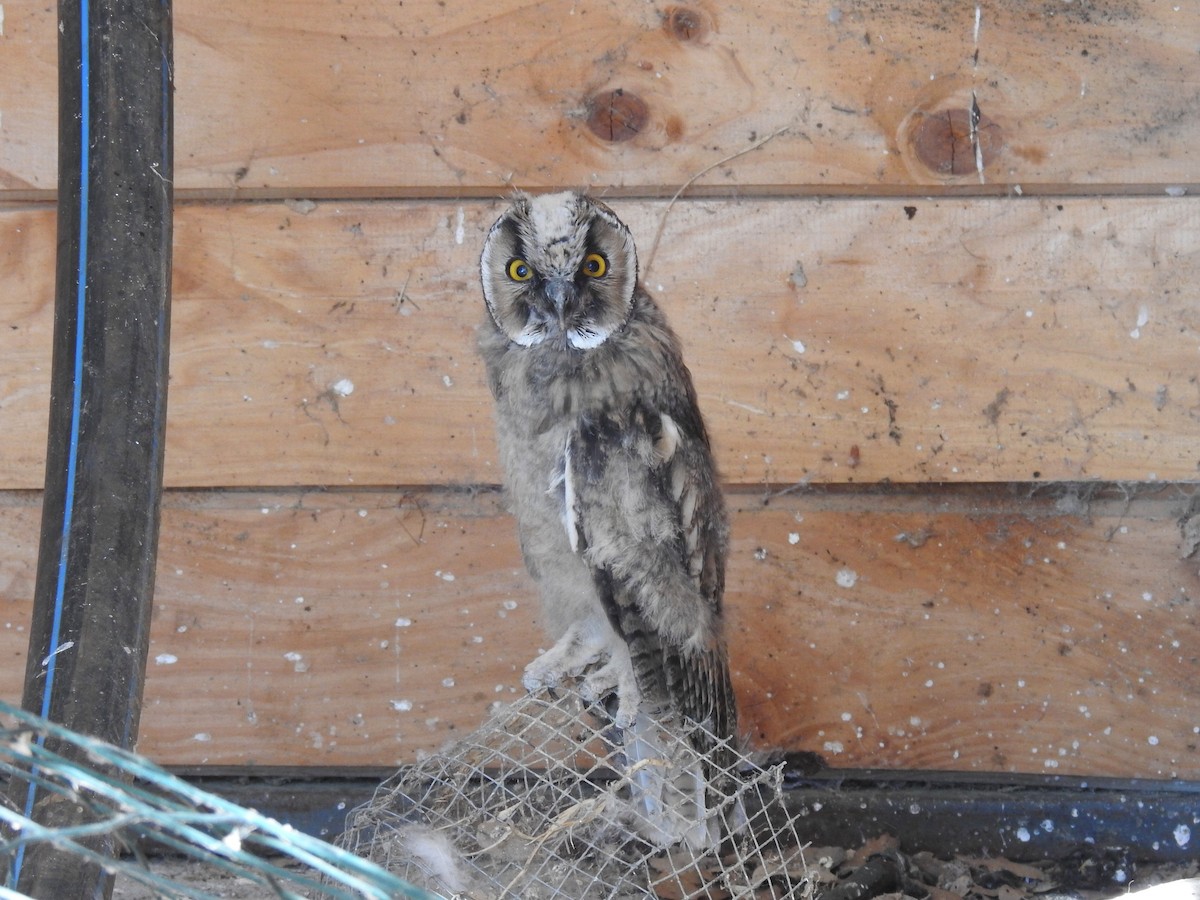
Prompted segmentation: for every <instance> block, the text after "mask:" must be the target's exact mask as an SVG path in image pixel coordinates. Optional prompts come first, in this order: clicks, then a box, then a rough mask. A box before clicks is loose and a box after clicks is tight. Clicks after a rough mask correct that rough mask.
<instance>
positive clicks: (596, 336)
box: [480, 193, 737, 751]
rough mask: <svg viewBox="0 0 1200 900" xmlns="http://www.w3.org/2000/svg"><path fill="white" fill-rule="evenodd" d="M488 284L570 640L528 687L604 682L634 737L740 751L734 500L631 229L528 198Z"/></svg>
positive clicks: (517, 434) (494, 371)
mask: <svg viewBox="0 0 1200 900" xmlns="http://www.w3.org/2000/svg"><path fill="white" fill-rule="evenodd" d="M481 275H482V279H483V289H484V297H485V300H486V305H487V310H488V313H489V316H488V320H487V321H486V322H485V324H484V325H483V327H482V328H481V330H480V349H481V352H482V355H483V358H484V361H485V363H486V365H487V372H488V380H489V384H490V386H491V390H492V393H493V395H494V396H495V399H496V426H497V438H498V443H499V447H500V456H501V461H502V463H503V466H504V471H505V473H506V484H507V488H508V491H509V493H510V495H511V501H512V507H513V511H514V513H515V514H516V517H517V521H518V525H519V531H520V536H521V548H522V552H523V554H524V558H525V563H526V566H527V567H528V569H529V571H530V573H531V574H532V576H533V577H534V579H535V580H536V581H537V583H538V586H539V588H540V591H541V595H542V609H543V618H544V620H545V622H546V626H547V628H548V630H549V632H550V635H551V637H553V638H554V639H555V640H556V641H557V642H556V643H555V645H554V646H553V647H552V648H551V649H550V650H549V651H547V652H546V653H545V654H543V655H542V656H540V657H539V658H538V659H536V660H534V661H533V662H532V663H531V664H530V665H529V667H528V668H527V669H526V675H525V684H526V686H527V687H528V688H529V689H536V688H538V687H543V686H552V685H553V684H555V683H556V682H557V681H558V680H560V679H561V678H562V677H563V676H565V675H567V674H572V673H576V672H580V671H583V670H584V669H588V673H589V674H588V675H587V676H586V678H585V681H584V690H585V693H590V694H591V695H593V696H595V697H597V698H599V697H601V696H604V695H606V694H608V693H609V692H611V691H614V690H615V692H616V694H617V698H618V709H617V723H618V724H619V725H620V726H621V727H623V728H627V729H629V728H631V727H633V726H635V723H636V721H637V720H638V716H639V712H640V713H642V714H644V715H647V716H650V717H653V718H654V719H656V720H658V721H664V720H669V721H674V722H675V723H676V724H677V725H680V726H682V727H684V728H686V727H687V725H688V723H692V722H696V723H702V724H703V725H704V726H705V727H706V728H707V729H708V730H709V731H711V732H712V733H714V734H715V735H716V736H717V737H719V738H728V739H732V738H733V736H734V734H735V731H736V727H737V715H736V708H735V703H734V697H733V691H732V688H731V686H730V681H729V671H728V665H727V662H726V655H725V645H724V640H723V636H722V633H721V598H722V593H723V590H724V570H725V555H726V547H727V525H726V516H725V509H724V504H723V501H722V497H721V492H720V488H719V486H718V483H717V475H716V470H715V466H714V464H713V459H712V453H711V450H710V447H709V440H708V435H707V433H706V431H705V427H704V422H703V420H702V418H701V416H700V411H699V408H698V406H697V403H696V395H695V390H694V389H693V387H692V381H691V376H690V374H689V373H688V370H687V367H686V366H685V365H684V363H683V357H682V354H681V351H680V346H679V341H678V339H677V338H676V337H675V335H674V333H673V332H672V331H671V329H670V328H669V327H668V325H667V323H666V320H665V319H664V317H663V314H662V312H661V311H660V310H659V308H658V306H657V305H656V304H655V303H654V301H653V300H652V299H651V298H650V296H649V295H648V294H647V293H646V291H645V289H644V288H643V287H642V286H641V285H640V284H638V281H637V255H636V251H635V249H634V245H633V239H632V237H631V235H630V233H629V231H628V229H627V228H626V227H625V226H624V224H622V223H621V222H620V221H619V220H618V219H617V217H616V216H615V215H614V214H613V213H612V211H611V210H609V209H608V208H607V207H606V206H604V205H603V204H600V203H598V202H596V201H594V200H591V199H588V198H586V197H582V196H580V195H577V194H569V193H568V194H554V195H546V196H540V197H533V198H529V197H519V198H518V199H517V200H516V202H515V203H514V204H513V205H512V207H511V208H510V209H509V210H508V211H506V212H505V213H504V214H503V215H502V216H501V217H500V218H499V219H498V220H497V222H496V224H495V225H494V226H493V227H492V229H491V231H490V232H489V234H488V237H487V241H486V243H485V247H484V251H483V256H482V261H481ZM588 667H590V669H589V668H588ZM634 730H635V731H636V730H637V729H636V728H634ZM695 737H696V739H697V740H700V739H699V737H698V735H696V736H695ZM700 742H701V743H704V742H703V741H702V740H701V741H700ZM628 746H629V742H628V741H627V750H628ZM700 749H701V750H702V751H703V750H704V749H705V748H704V747H701V748H700Z"/></svg>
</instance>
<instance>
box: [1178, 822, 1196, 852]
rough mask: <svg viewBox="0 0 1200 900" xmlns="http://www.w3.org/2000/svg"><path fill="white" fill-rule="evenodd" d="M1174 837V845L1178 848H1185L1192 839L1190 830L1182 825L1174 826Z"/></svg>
mask: <svg viewBox="0 0 1200 900" xmlns="http://www.w3.org/2000/svg"><path fill="white" fill-rule="evenodd" d="M1174 835H1175V843H1177V844H1178V845H1179V846H1180V847H1186V846H1187V845H1188V843H1189V842H1190V841H1191V839H1192V829H1190V828H1188V827H1187V826H1186V825H1183V824H1180V825H1176V826H1175V831H1174Z"/></svg>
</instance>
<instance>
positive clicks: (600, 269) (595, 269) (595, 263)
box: [583, 253, 608, 278]
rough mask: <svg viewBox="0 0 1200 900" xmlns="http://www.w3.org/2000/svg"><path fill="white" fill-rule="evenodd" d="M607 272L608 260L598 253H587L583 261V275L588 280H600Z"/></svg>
mask: <svg viewBox="0 0 1200 900" xmlns="http://www.w3.org/2000/svg"><path fill="white" fill-rule="evenodd" d="M607 271H608V260H607V259H605V258H604V257H603V256H601V255H600V254H599V253H589V254H588V255H587V258H586V259H584V261H583V274H584V275H587V276H588V277H589V278H601V277H603V275H604V273H605V272H607Z"/></svg>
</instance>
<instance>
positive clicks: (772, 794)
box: [339, 690, 812, 900]
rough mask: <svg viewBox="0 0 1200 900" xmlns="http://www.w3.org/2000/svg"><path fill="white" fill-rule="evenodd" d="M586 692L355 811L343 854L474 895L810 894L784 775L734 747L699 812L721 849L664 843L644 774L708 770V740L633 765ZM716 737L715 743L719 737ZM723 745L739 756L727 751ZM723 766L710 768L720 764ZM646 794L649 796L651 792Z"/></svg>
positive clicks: (494, 734)
mask: <svg viewBox="0 0 1200 900" xmlns="http://www.w3.org/2000/svg"><path fill="white" fill-rule="evenodd" d="M594 712H597V711H595V708H594V707H591V706H589V705H588V704H586V703H584V702H583V701H582V700H581V699H580V698H579V696H578V694H576V693H575V692H574V691H571V690H563V691H561V692H559V693H558V695H557V696H554V697H552V696H548V695H536V696H526V697H524V698H522V699H520V700H518V701H517V702H516V703H513V704H511V705H509V706H505V707H502V708H500V709H499V710H497V711H496V712H495V713H493V715H492V716H491V717H490V718H489V719H488V721H486V722H485V723H484V725H483V726H482V727H481V728H479V729H478V730H477V731H475V732H474V733H473V734H471V735H470V736H468V737H467V738H465V739H462V740H459V741H457V742H455V743H454V744H452V745H451V746H449V747H447V748H446V749H445V750H443V751H442V752H440V753H438V754H436V755H433V756H431V757H429V758H427V759H425V760H424V761H422V762H420V763H418V764H417V765H415V766H412V767H409V768H405V769H403V770H401V771H400V772H398V773H397V774H396V775H394V776H393V777H392V778H390V779H389V780H388V781H386V782H384V783H383V784H382V785H381V786H380V788H379V789H378V790H377V791H376V793H375V796H374V797H373V798H372V799H371V800H370V801H369V802H367V803H366V804H364V805H362V806H360V807H359V808H357V809H356V810H354V811H352V813H351V814H350V816H349V818H348V820H347V828H346V831H345V832H344V833H343V835H342V836H341V838H339V843H340V845H341V846H343V847H345V848H346V849H348V850H351V851H352V852H354V853H356V854H358V855H360V856H363V857H365V858H368V859H370V860H372V861H374V862H377V863H378V864H380V865H381V866H383V867H384V868H386V869H388V870H389V871H392V872H395V873H397V874H400V875H402V876H403V877H404V878H405V879H406V880H409V881H412V882H414V883H417V884H421V885H424V886H426V887H428V888H430V889H431V890H435V891H438V892H440V893H444V894H447V895H451V896H454V897H461V898H472V900H475V898H478V900H483V898H488V900H491V898H523V900H543V898H545V900H550V898H571V900H578V898H589V900H590V898H671V900H675V898H701V897H703V898H712V900H725V898H728V900H765V898H779V900H782V898H798V900H800V898H810V897H811V895H812V888H811V882H810V879H809V878H808V870H807V867H806V866H805V864H804V859H803V853H802V844H801V840H800V837H799V834H798V833H797V830H796V817H795V816H793V815H792V814H790V813H789V812H788V811H787V809H786V807H785V805H784V803H783V800H782V789H781V779H782V768H781V767H776V768H772V769H762V768H759V767H758V766H756V765H754V764H753V763H752V762H751V761H750V760H749V759H747V758H746V757H744V756H742V755H741V754H739V753H737V752H736V751H732V750H731V748H728V747H721V746H720V742H719V741H717V742H716V743H717V744H718V747H717V751H716V752H715V753H712V754H710V756H711V757H712V758H720V759H728V758H730V757H732V759H733V766H732V768H730V769H728V770H726V771H724V772H722V771H719V770H718V771H716V772H715V773H714V771H713V769H712V768H709V769H708V771H709V772H710V777H708V779H707V783H708V785H709V787H708V790H707V791H706V796H705V797H704V801H703V803H702V807H703V808H702V809H700V810H697V809H695V808H688V806H687V804H678V807H677V808H676V809H673V810H670V811H669V812H670V813H671V814H674V815H678V816H693V817H698V818H699V819H700V820H701V822H702V825H703V827H704V828H706V829H707V830H708V831H709V833H711V834H712V835H714V838H715V839H714V841H713V842H712V843H711V844H710V845H709V846H707V847H705V846H697V845H696V843H695V842H690V843H689V842H686V841H680V842H677V843H674V844H671V845H664V844H663V843H661V842H659V841H656V840H655V839H654V837H653V836H654V835H656V834H658V833H660V832H659V829H658V824H659V823H655V822H649V821H647V819H648V817H653V816H654V815H656V814H658V813H662V812H663V811H662V810H657V811H655V810H649V811H648V810H647V808H646V804H645V803H644V802H641V801H642V800H643V799H644V796H645V792H644V790H643V789H640V788H639V779H641V776H642V775H643V774H644V773H641V772H638V771H636V769H637V768H639V767H645V766H649V767H654V768H656V769H657V770H658V771H657V772H655V773H654V774H655V775H656V777H658V778H660V779H664V780H665V782H666V783H667V784H672V783H675V782H677V781H679V779H680V776H681V775H686V774H687V773H688V772H691V771H695V770H696V768H697V765H698V764H701V765H702V764H704V763H706V762H708V761H706V760H701V759H700V757H699V756H698V754H697V752H696V751H695V750H694V749H693V742H691V741H689V740H687V739H686V738H684V737H682V736H675V737H674V738H673V739H672V740H671V741H670V742H669V743H663V744H661V745H660V746H661V747H662V748H663V751H662V752H661V753H660V756H661V758H657V759H649V760H647V759H643V760H641V761H640V762H639V763H637V764H635V766H633V767H630V766H627V764H626V759H625V755H624V752H623V750H622V747H621V745H620V738H621V733H620V732H619V731H616V730H615V729H612V728H611V727H609V725H608V722H607V717H606V716H604V715H603V712H602V711H599V712H598V714H594ZM714 740H715V739H714ZM722 750H723V751H724V752H722ZM709 761H710V760H709ZM643 787H644V785H643Z"/></svg>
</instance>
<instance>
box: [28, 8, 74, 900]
mask: <svg viewBox="0 0 1200 900" xmlns="http://www.w3.org/2000/svg"><path fill="white" fill-rule="evenodd" d="M88 28H89V21H88V0H82V2H81V3H80V4H79V41H80V53H79V60H80V65H79V72H80V78H79V83H80V88H81V90H80V94H81V99H80V103H79V107H80V115H79V144H80V149H79V234H78V240H79V259H78V265H77V271H76V275H75V277H76V293H75V367H74V370H73V371H74V375H73V378H72V392H71V437H70V445H69V448H68V452H67V490H66V498H65V500H64V502H63V506H64V509H63V529H62V545H61V546H60V547H59V555H58V582H57V584H56V586H55V590H54V618H53V620H52V623H51V627H50V644H49V654H48V655H47V657H46V660H45V663H44V665H45V666H46V682H45V686H44V687H43V688H42V709H41V714H42V717H43V718H49V717H50V698H51V695H52V692H53V688H54V675H55V672H56V670H57V664H58V643H59V639H60V637H61V635H62V617H63V601H64V597H65V594H66V589H67V554H68V549H69V546H70V535H71V511H72V509H73V507H74V505H75V473H76V471H77V469H78V460H79V420H80V414H81V410H82V407H83V371H84V370H83V330H84V329H83V325H84V312H85V310H86V300H87V263H88V254H87V233H88V166H89V163H90V157H91V128H92V123H91V111H90V109H89V107H90V106H91V103H90V98H91V72H90V70H91V47H90V45H89V41H88ZM43 515H45V513H44V512H43ZM45 740H46V738H45V736H44V735H38V738H37V742H38V745H39V746H41V745H42V744H44V743H45ZM36 795H37V788H36V786H35V785H34V783H33V782H32V781H31V782H30V783H29V790H28V792H27V793H26V796H25V817H26V818H27V819H31V818H33V803H34V799H35V797H36ZM24 861H25V844H22V845H21V846H20V847H18V848H17V855H16V859H15V860H14V861H13V869H12V884H13V885H14V886H15V885H16V884H17V883H18V881H19V880H20V877H21V867H22V865H23V864H24Z"/></svg>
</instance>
